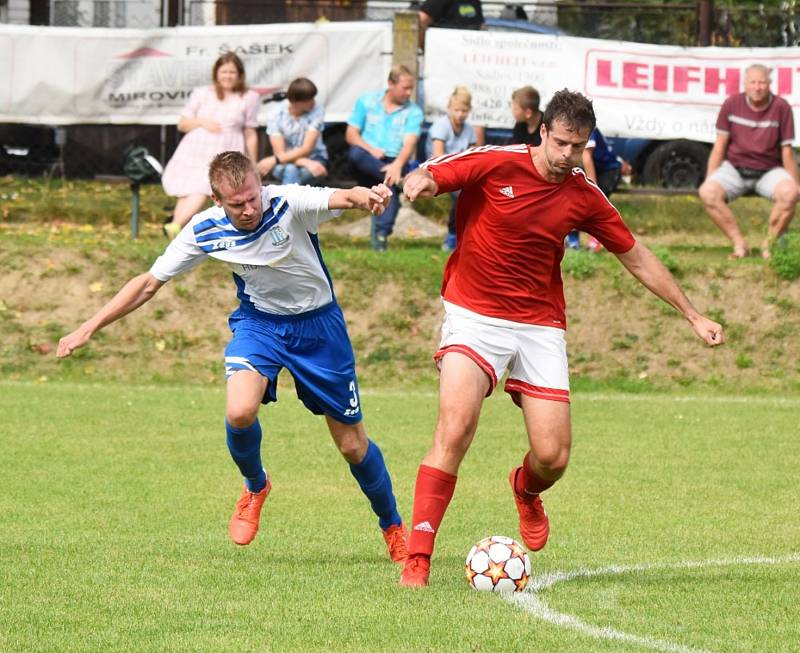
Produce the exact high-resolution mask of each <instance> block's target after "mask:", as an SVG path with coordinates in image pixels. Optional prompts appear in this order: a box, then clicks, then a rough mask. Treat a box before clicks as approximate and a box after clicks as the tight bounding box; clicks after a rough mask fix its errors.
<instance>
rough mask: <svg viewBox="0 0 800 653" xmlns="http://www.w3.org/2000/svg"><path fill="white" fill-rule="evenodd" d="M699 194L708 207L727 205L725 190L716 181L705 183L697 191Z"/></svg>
mask: <svg viewBox="0 0 800 653" xmlns="http://www.w3.org/2000/svg"><path fill="white" fill-rule="evenodd" d="M697 194H698V196H699V197H700V201H701V202H703V204H705V205H706V206H709V205H713V204H719V203H723V204H724V203H725V189H724V188H722V186H720V185H719V184H718V183H717V182H715V181H709V180H706V181H704V182H703V183H702V185H701V186H700V188H698V189H697Z"/></svg>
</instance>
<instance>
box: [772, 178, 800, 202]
mask: <svg viewBox="0 0 800 653" xmlns="http://www.w3.org/2000/svg"><path fill="white" fill-rule="evenodd" d="M798 199H800V187H798V185H797V184H796V183H795V182H794V181H786V182H784V183H781V184H779V185H778V187H777V188H776V189H775V202H776V203H777V204H783V205H785V206H789V207H794V206H795V205H796V204H797V201H798Z"/></svg>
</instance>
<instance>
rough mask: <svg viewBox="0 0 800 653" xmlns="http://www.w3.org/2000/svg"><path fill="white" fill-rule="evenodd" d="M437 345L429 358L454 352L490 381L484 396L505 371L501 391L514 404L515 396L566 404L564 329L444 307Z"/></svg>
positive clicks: (567, 374) (517, 400)
mask: <svg viewBox="0 0 800 653" xmlns="http://www.w3.org/2000/svg"><path fill="white" fill-rule="evenodd" d="M444 310H445V317H444V322H443V323H442V340H441V342H440V343H439V349H438V351H437V352H436V354H434V357H433V358H434V360H435V361H436V364H437V366H439V364H440V361H441V359H442V357H443V356H444V355H445V354H447V353H450V352H458V353H460V354H464V355H465V356H468V357H469V358H471V359H472V360H473V361H474V362H475V363H476V364H477V365H478V366H479V367H480V368H481V369H482V370H483V371H484V372H485V373H486V375H487V376H488V377H489V382H490V387H489V391H488V392H487V393H486V396H487V397H488V396H489V395H490V394H492V392H493V391H494V389H495V387H496V386H497V382H498V381H499V379H501V378H502V376H503V374H504V373H505V371H506V370H508V378H507V379H506V382H505V387H504V390H505V391H506V392H507V393H509V394H510V395H511V397H512V399H514V402H515V403H517V404H519V394H520V393H522V394H525V395H529V396H531V397H536V398H537V399H549V400H551V401H565V402H569V371H568V367H567V343H566V339H565V337H564V335H565V334H564V330H563V329H556V328H554V327H548V326H539V325H536V324H524V323H521V322H512V321H510V320H501V319H498V318H493V317H486V316H485V315H479V314H478V313H473V312H472V311H469V310H467V309H466V308H462V307H461V306H456V305H455V304H451V303H450V302H444Z"/></svg>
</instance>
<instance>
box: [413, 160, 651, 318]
mask: <svg viewBox="0 0 800 653" xmlns="http://www.w3.org/2000/svg"><path fill="white" fill-rule="evenodd" d="M424 167H425V168H427V169H428V170H429V171H430V172H431V174H432V175H433V178H434V179H435V181H436V183H437V184H438V185H439V193H447V192H452V191H455V190H459V189H461V195H460V196H459V198H458V205H457V208H456V234H457V240H458V246H457V247H456V249H455V251H454V252H453V253H452V254H451V255H450V259H449V260H448V261H447V266H446V267H445V270H444V278H443V279H442V297H444V299H446V300H447V301H449V302H452V303H453V304H457V305H458V306H463V307H464V308H467V309H469V310H471V311H474V312H475V313H479V314H481V315H486V316H489V317H497V318H502V319H506V320H513V321H515V322H524V323H526V324H538V325H543V326H551V327H557V328H561V329H565V328H566V315H565V307H564V289H563V283H562V281H561V259H562V258H563V257H564V238H565V237H566V235H567V234H568V233H569V232H570V231H572V230H573V229H579V230H581V231H585V232H586V233H589V234H591V235H592V236H594V237H595V238H597V240H599V241H600V242H601V243H602V244H603V245H604V246H605V248H606V249H608V250H609V251H610V252H614V253H622V252H627V251H628V250H629V249H630V248H631V247H633V245H634V243H635V240H634V237H633V235H632V234H631V232H630V230H629V229H628V227H627V226H626V225H625V223H624V222H623V221H622V218H621V217H620V214H619V212H618V211H617V209H616V208H614V206H613V205H612V204H611V202H609V201H608V199H607V198H606V196H605V195H603V193H602V191H600V189H599V188H598V187H597V186H596V185H595V184H594V183H592V182H591V181H589V180H588V179H587V178H586V175H585V174H584V173H583V171H582V170H581V169H580V168H575V169H573V170H572V172H571V173H569V174H568V175H567V177H566V178H565V179H564V180H563V181H562V182H561V183H552V182H549V181H546V180H545V179H544V178H543V177H542V176H541V175H540V174H539V172H538V171H537V170H536V167H535V166H534V165H533V160H532V158H531V152H530V148H528V146H527V145H510V146H506V147H497V146H493V145H487V146H483V147H476V148H472V149H469V150H465V151H464V152H461V153H458V154H449V155H444V156H442V157H439V158H436V159H432V160H430V161H428V162H426V163H425V164H424Z"/></svg>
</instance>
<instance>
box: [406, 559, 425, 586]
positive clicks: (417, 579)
mask: <svg viewBox="0 0 800 653" xmlns="http://www.w3.org/2000/svg"><path fill="white" fill-rule="evenodd" d="M430 574H431V559H430V558H429V557H428V556H425V555H413V556H408V558H406V564H405V566H404V567H403V575H402V576H400V584H401V585H402V586H403V587H426V586H427V585H428V576H430Z"/></svg>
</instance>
